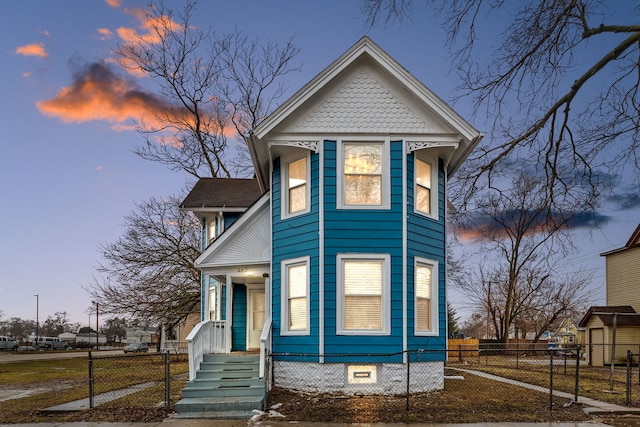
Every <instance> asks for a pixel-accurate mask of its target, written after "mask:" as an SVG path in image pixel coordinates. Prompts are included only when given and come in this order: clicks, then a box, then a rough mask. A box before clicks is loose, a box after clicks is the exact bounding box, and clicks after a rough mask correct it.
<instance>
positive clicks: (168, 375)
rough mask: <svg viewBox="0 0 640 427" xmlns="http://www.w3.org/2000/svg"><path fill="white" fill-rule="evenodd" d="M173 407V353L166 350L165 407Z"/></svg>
mask: <svg viewBox="0 0 640 427" xmlns="http://www.w3.org/2000/svg"><path fill="white" fill-rule="evenodd" d="M169 408H171V355H170V354H169V351H167V350H165V352H164V409H166V410H167V411H168V410H169Z"/></svg>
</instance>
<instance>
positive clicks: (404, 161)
mask: <svg viewBox="0 0 640 427" xmlns="http://www.w3.org/2000/svg"><path fill="white" fill-rule="evenodd" d="M401 143H402V351H405V350H407V349H408V335H409V323H408V319H407V315H408V311H409V310H408V307H407V304H408V300H409V297H408V289H407V276H408V274H407V264H408V262H409V261H408V255H407V244H408V240H409V239H408V236H407V228H408V225H407V169H408V162H409V159H408V157H407V144H405V143H404V141H401ZM406 359H407V353H404V354H403V362H405V363H406V362H407V360H406Z"/></svg>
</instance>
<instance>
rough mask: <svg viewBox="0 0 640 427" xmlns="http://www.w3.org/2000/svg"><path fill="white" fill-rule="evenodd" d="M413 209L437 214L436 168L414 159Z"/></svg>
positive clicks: (432, 214)
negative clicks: (414, 185) (414, 186)
mask: <svg viewBox="0 0 640 427" xmlns="http://www.w3.org/2000/svg"><path fill="white" fill-rule="evenodd" d="M414 167H415V183H416V188H415V210H416V211H417V212H420V213H423V214H425V215H429V216H437V208H438V198H437V186H436V185H435V184H436V180H437V175H436V172H437V168H435V167H433V166H432V164H431V163H428V162H425V161H424V160H421V159H418V158H416V159H415V166H414ZM432 190H434V191H432Z"/></svg>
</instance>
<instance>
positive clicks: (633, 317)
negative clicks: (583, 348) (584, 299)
mask: <svg viewBox="0 0 640 427" xmlns="http://www.w3.org/2000/svg"><path fill="white" fill-rule="evenodd" d="M616 314H618V316H615V315H616ZM593 316H596V317H598V318H599V319H600V320H601V321H602V323H603V324H604V325H605V326H609V327H610V326H613V319H614V317H616V326H640V314H637V313H636V311H635V310H634V309H633V307H631V306H630V305H617V306H613V305H612V306H592V307H590V308H589V311H587V313H586V314H585V315H584V317H583V318H582V320H580V327H582V328H583V327H585V326H587V323H588V322H589V319H591V317H593Z"/></svg>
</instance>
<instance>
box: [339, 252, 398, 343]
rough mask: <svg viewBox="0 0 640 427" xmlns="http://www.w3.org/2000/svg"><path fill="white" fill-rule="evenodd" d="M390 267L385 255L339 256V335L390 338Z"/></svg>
mask: <svg viewBox="0 0 640 427" xmlns="http://www.w3.org/2000/svg"><path fill="white" fill-rule="evenodd" d="M389 264H390V259H389V255H386V254H354V255H351V254H341V255H338V263H337V269H338V272H337V273H338V283H337V311H338V315H337V332H338V334H342V335H388V334H389V330H390V326H389V325H390V320H389V319H390V314H389V304H390V301H389V295H390V292H389V288H390V273H389V269H390V266H389Z"/></svg>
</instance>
